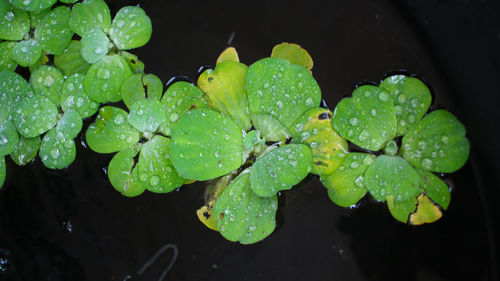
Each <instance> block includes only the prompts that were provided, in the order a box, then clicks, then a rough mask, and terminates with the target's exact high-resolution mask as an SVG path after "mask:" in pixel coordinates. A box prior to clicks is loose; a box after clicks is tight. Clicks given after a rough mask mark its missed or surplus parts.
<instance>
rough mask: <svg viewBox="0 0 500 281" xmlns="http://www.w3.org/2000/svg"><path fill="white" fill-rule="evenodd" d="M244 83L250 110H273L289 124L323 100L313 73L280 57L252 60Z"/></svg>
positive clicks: (268, 111)
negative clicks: (253, 61)
mask: <svg viewBox="0 0 500 281" xmlns="http://www.w3.org/2000/svg"><path fill="white" fill-rule="evenodd" d="M245 86H246V90H247V96H248V106H249V109H250V112H251V113H265V114H270V115H272V116H273V117H275V118H276V119H277V120H278V121H279V122H280V123H281V124H283V125H284V126H285V127H287V128H290V126H291V125H292V124H293V123H294V122H295V120H297V118H299V117H300V115H302V114H303V113H304V112H306V111H307V110H308V109H310V108H315V107H318V106H319V104H320V102H321V90H320V88H319V86H318V84H317V83H316V80H314V78H313V77H312V75H311V73H309V71H307V70H306V69H305V68H303V67H301V66H298V65H295V64H290V62H288V61H287V60H285V59H281V58H264V59H261V60H259V61H257V62H255V63H254V64H252V65H251V66H250V68H249V69H248V73H247V76H246V83H245Z"/></svg>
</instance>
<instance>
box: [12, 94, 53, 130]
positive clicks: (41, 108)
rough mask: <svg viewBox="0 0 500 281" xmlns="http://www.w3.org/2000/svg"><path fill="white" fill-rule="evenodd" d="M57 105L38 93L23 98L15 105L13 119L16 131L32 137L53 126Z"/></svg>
mask: <svg viewBox="0 0 500 281" xmlns="http://www.w3.org/2000/svg"><path fill="white" fill-rule="evenodd" d="M57 114H58V110H57V106H56V105H55V104H54V103H53V102H52V101H50V100H49V99H48V98H46V97H44V96H40V95H34V96H31V97H26V98H23V99H22V100H21V101H20V102H19V103H18V104H17V107H16V110H15V112H14V114H13V120H14V123H15V124H16V127H17V131H18V132H19V133H20V134H21V135H23V136H24V137H27V138H33V137H36V136H38V135H41V134H43V133H45V132H47V131H48V130H50V129H52V128H54V126H55V125H56V123H57Z"/></svg>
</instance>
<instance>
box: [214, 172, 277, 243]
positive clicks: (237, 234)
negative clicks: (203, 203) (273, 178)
mask: <svg viewBox="0 0 500 281" xmlns="http://www.w3.org/2000/svg"><path fill="white" fill-rule="evenodd" d="M277 206H278V199H277V197H276V196H272V197H259V196H257V195H256V194H255V193H254V192H253V191H252V189H251V188H250V173H249V171H248V170H247V171H244V172H242V173H241V174H240V175H239V176H238V177H237V178H236V179H234V180H233V181H232V182H231V183H230V184H229V185H228V186H227V187H226V188H225V189H224V191H223V192H222V194H221V195H220V196H219V198H218V199H217V201H216V202H215V206H214V215H215V219H216V222H217V229H218V230H219V232H220V234H221V235H222V236H224V238H226V239H227V240H229V241H233V242H235V241H239V242H240V243H241V244H252V243H256V242H258V241H260V240H262V239H264V238H266V237H267V236H268V235H269V234H271V233H272V232H273V231H274V228H275V227H276V220H275V216H276V209H277Z"/></svg>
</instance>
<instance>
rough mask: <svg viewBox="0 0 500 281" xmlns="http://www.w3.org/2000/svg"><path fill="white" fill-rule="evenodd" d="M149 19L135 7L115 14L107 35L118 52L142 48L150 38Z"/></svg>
mask: <svg viewBox="0 0 500 281" xmlns="http://www.w3.org/2000/svg"><path fill="white" fill-rule="evenodd" d="M152 32H153V27H152V25H151V19H150V18H149V16H148V15H146V13H145V12H144V10H143V9H141V8H140V7H136V6H127V7H123V8H121V9H120V10H119V11H118V13H117V14H116V16H115V18H114V19H113V22H112V23H111V29H110V30H109V35H110V37H111V40H113V43H115V45H116V47H118V49H120V50H129V49H135V48H139V47H142V46H144V45H146V43H148V41H149V39H150V38H151V33H152Z"/></svg>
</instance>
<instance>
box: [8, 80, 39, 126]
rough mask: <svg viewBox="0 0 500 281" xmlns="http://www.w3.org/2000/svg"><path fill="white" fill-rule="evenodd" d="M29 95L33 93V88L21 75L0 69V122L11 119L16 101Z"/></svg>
mask: <svg viewBox="0 0 500 281" xmlns="http://www.w3.org/2000/svg"><path fill="white" fill-rule="evenodd" d="M30 95H33V89H32V88H31V86H30V84H28V82H26V80H24V78H23V77H22V76H21V75H19V74H17V73H15V72H13V71H0V122H1V121H4V120H7V119H12V115H13V114H14V111H15V110H16V107H17V103H18V102H19V101H20V100H21V99H22V98H24V97H27V96H30Z"/></svg>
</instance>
